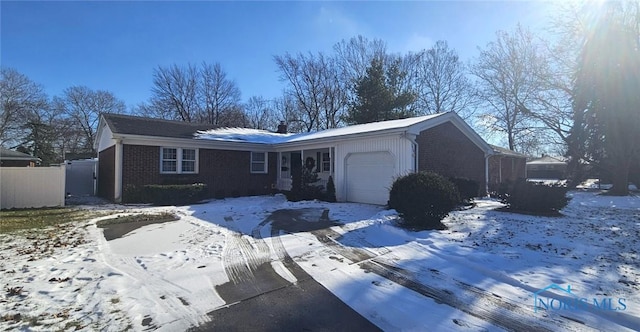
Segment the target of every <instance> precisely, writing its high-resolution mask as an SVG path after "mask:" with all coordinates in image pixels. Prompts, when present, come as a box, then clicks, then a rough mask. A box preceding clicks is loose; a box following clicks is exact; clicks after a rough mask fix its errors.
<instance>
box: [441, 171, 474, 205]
mask: <svg viewBox="0 0 640 332" xmlns="http://www.w3.org/2000/svg"><path fill="white" fill-rule="evenodd" d="M449 181H451V183H453V185H454V186H456V189H458V193H459V194H460V199H461V200H463V201H464V202H465V203H469V202H471V201H472V200H473V199H474V198H475V197H478V192H479V191H480V186H479V185H478V182H477V181H474V180H471V179H467V178H456V177H453V178H449Z"/></svg>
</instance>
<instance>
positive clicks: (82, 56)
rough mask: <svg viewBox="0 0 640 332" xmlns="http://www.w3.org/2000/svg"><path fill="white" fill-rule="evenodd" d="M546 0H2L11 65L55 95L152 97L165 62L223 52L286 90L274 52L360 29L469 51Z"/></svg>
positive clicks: (245, 73)
mask: <svg viewBox="0 0 640 332" xmlns="http://www.w3.org/2000/svg"><path fill="white" fill-rule="evenodd" d="M550 7H551V6H549V5H548V4H547V3H542V2H507V1H492V2H480V1H465V2H453V1H450V2H431V1H428V2H403V1H396V2H368V1H367V2H207V1H204V2H135V1H131V2H124V1H123V2H32V1H26V2H12V1H2V2H0V10H1V37H2V38H1V49H0V55H1V58H0V61H1V64H2V66H3V67H12V68H15V69H17V70H18V71H19V72H21V73H23V74H25V75H27V76H28V77H29V78H30V79H32V80H33V81H35V82H37V83H40V84H42V85H43V86H44V87H45V89H46V92H47V93H48V94H49V95H50V96H53V95H57V94H60V92H61V91H62V90H63V89H64V88H66V87H70V86H73V85H86V86H88V87H90V88H92V89H104V90H109V91H111V92H113V93H114V94H115V95H116V96H117V97H118V98H120V99H122V100H124V101H125V102H126V104H127V105H128V106H134V105H137V104H138V103H140V102H143V101H145V100H147V99H148V98H149V96H150V95H151V93H150V90H151V87H152V73H153V69H154V68H156V67H157V66H168V65H171V64H174V63H176V64H179V65H183V64H187V63H189V62H191V63H200V62H203V61H206V62H208V63H215V62H219V63H220V64H221V65H222V68H223V69H224V70H225V71H226V72H227V74H228V75H229V77H230V78H232V79H234V80H235V81H236V83H237V84H238V86H239V87H240V90H241V91H242V99H243V100H247V99H248V98H249V97H251V96H253V95H262V96H264V97H266V98H273V97H277V96H279V95H281V93H282V92H281V91H282V89H283V87H284V84H283V83H282V82H280V81H279V80H278V73H277V71H276V66H275V64H274V62H273V55H280V54H284V53H285V52H290V53H296V52H308V51H313V52H316V51H331V48H332V46H333V45H334V44H335V43H337V42H338V41H340V40H341V39H348V38H350V37H353V36H356V35H359V34H360V35H363V36H365V37H367V38H370V39H373V38H381V39H383V40H385V41H386V42H387V44H388V46H389V50H390V51H392V52H406V51H418V50H420V49H423V48H428V47H429V46H431V44H433V42H435V41H436V40H440V39H443V40H446V41H448V42H449V45H450V46H451V47H453V48H455V49H456V50H457V51H458V52H459V54H460V56H461V58H462V59H463V60H465V61H468V60H471V59H472V58H473V57H475V56H476V55H477V47H478V46H484V45H486V43H488V42H489V41H491V40H493V39H494V37H495V32H496V31H497V30H511V29H513V28H514V27H515V25H516V24H517V23H518V22H521V23H522V24H523V25H524V26H529V27H531V28H532V29H533V30H534V31H538V30H540V29H541V28H542V27H543V26H544V24H545V23H546V21H547V15H548V14H549V8H550Z"/></svg>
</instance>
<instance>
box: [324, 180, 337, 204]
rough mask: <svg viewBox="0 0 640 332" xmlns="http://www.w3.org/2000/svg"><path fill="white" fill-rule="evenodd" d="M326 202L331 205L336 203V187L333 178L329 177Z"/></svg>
mask: <svg viewBox="0 0 640 332" xmlns="http://www.w3.org/2000/svg"><path fill="white" fill-rule="evenodd" d="M324 200H325V201H327V202H331V203H333V202H335V201H336V185H335V183H333V177H332V176H329V179H328V180H327V191H326V192H325V198H324Z"/></svg>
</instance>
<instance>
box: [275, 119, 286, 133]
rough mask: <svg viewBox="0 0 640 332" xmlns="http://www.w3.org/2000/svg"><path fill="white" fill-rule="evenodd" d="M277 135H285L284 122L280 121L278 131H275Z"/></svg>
mask: <svg viewBox="0 0 640 332" xmlns="http://www.w3.org/2000/svg"><path fill="white" fill-rule="evenodd" d="M276 133H278V134H286V133H287V124H286V123H285V122H284V121H280V124H279V125H278V130H277V131H276Z"/></svg>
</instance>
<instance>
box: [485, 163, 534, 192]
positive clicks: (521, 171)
mask: <svg viewBox="0 0 640 332" xmlns="http://www.w3.org/2000/svg"><path fill="white" fill-rule="evenodd" d="M501 161H502V162H501ZM526 165H527V159H526V158H517V157H511V156H502V155H495V156H491V157H489V191H496V190H498V188H499V187H500V168H501V167H502V182H503V183H505V182H515V181H517V180H519V179H524V178H525V169H526Z"/></svg>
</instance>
